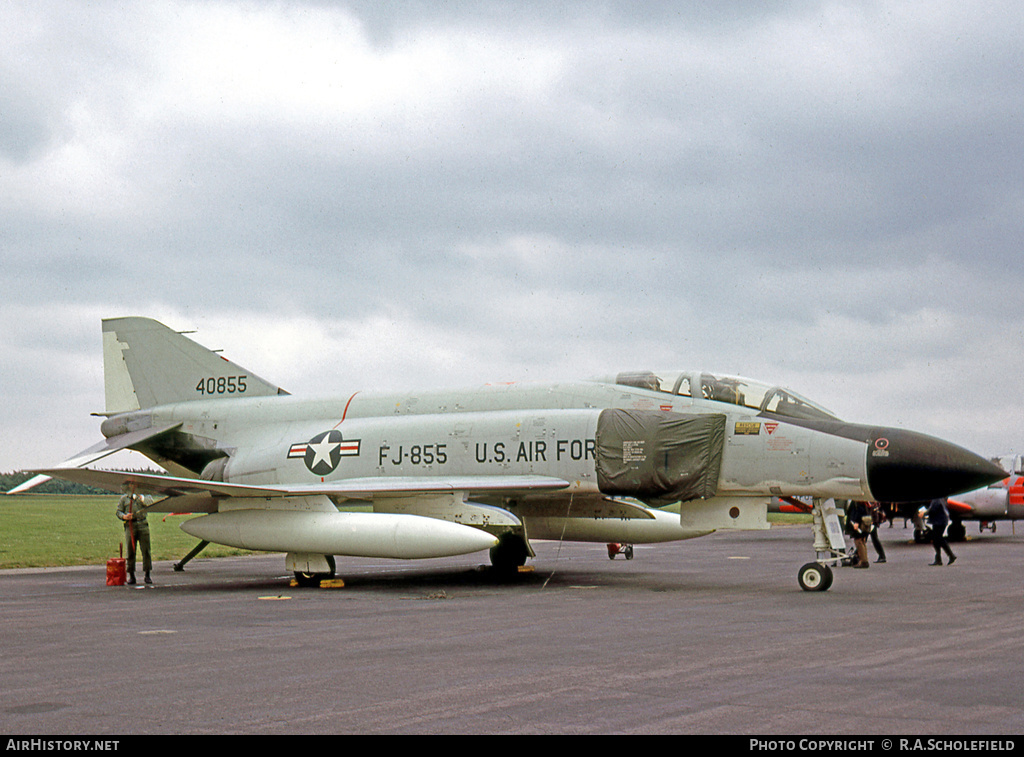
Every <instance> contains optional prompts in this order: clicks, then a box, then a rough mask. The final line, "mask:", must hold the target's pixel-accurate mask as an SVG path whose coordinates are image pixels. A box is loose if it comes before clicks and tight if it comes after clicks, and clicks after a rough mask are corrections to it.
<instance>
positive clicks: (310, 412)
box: [14, 318, 1006, 590]
mask: <svg viewBox="0 0 1024 757" xmlns="http://www.w3.org/2000/svg"><path fill="white" fill-rule="evenodd" d="M103 356H104V389H105V398H106V411H105V412H104V413H103V415H105V416H106V419H105V420H104V421H103V423H102V424H101V431H102V433H103V435H104V437H105V440H104V441H103V442H100V443H99V444H97V445H95V446H94V447H91V448H90V449H88V450H85V451H84V452H82V453H80V454H79V455H76V456H75V457H73V458H72V459H70V460H69V461H67V462H65V463H64V464H63V465H61V466H59V467H56V468H51V469H46V470H41V471H37V472H38V473H39V474H40V477H45V476H60V477H63V478H67V479H70V480H73V481H79V482H82V483H86V484H90V485H93V486H99V487H102V488H107V489H110V490H113V491H118V490H120V489H121V488H122V486H125V485H128V486H130V487H134V488H135V489H136V490H137V491H139V492H141V493H146V494H157V495H164V497H165V498H164V499H163V500H161V501H159V502H157V503H156V504H155V505H154V506H153V508H152V509H153V511H155V512H175V513H197V514H200V517H197V518H194V519H191V520H189V521H186V522H185V523H183V524H182V529H183V530H184V531H186V532H187V533H189V534H192V535H193V536H195V537H197V538H198V539H201V540H204V541H208V542H216V543H220V544H226V545H229V546H236V547H241V548H245V549H253V550H263V551H270V552H284V553H286V565H287V566H288V569H289V570H292V571H294V572H295V574H296V576H297V577H298V578H299V579H300V580H302V581H308V582H311V583H316V582H318V581H319V579H320V577H322V576H326V575H331V574H333V572H334V560H333V556H334V555H353V556H368V557H393V558H409V559H411V558H426V557H440V556H446V555H455V554H466V553H471V552H475V551H479V550H483V549H490V551H491V560H492V563H493V564H494V565H495V566H496V567H498V568H502V569H509V568H514V567H516V566H519V565H522V564H524V563H525V561H526V560H527V558H528V557H530V556H531V555H532V548H531V546H530V541H531V539H565V540H575V541H594V542H603V543H608V542H621V543H629V544H639V543H654V542H661V541H671V540H678V539H689V538H694V537H698V536H703V535H706V534H708V533H711V532H713V531H715V530H718V529H723V528H738V529H755V530H756V529H765V528H767V527H768V524H767V508H768V503H769V501H770V500H771V499H772V498H773V497H797V496H808V497H811V498H812V501H813V503H814V504H813V512H814V526H813V528H812V531H813V535H814V551H815V555H816V559H815V561H814V562H811V563H807V564H806V565H804V566H803V567H802V568H801V569H800V571H799V574H798V578H799V582H800V585H801V586H802V587H803V588H804V589H806V590H824V589H827V588H828V587H829V585H830V584H831V582H832V574H831V571H830V570H829V567H828V563H829V562H835V561H836V560H838V559H840V558H841V557H844V556H845V553H846V545H845V542H844V540H843V538H842V531H841V529H840V526H839V522H838V517H837V515H836V512H835V508H834V506H833V504H832V501H831V499H829V498H843V499H870V500H876V501H877V500H890V501H894V500H899V499H903V500H909V499H925V498H932V497H940V496H947V495H950V494H954V493H957V492H961V491H966V490H969V489H973V488H976V487H978V486H982V485H985V484H988V483H990V482H992V481H995V480H998V479H1002V478H1003V477H1005V475H1006V474H1005V472H1004V471H1003V470H1002V469H1000V468H998V467H997V466H995V465H994V464H992V463H991V462H989V461H987V460H984V459H983V458H980V457H979V456H977V455H975V454H973V453H971V452H968V451H967V450H965V449H962V448H960V447H957V446H955V445H953V444H950V443H948V442H944V441H942V440H939V439H935V438H934V437H929V436H925V435H923V434H918V433H915V432H912V431H906V430H902V429H895V428H886V427H879V426H865V425H857V424H851V423H846V422H844V421H841V420H839V419H838V418H836V417H835V416H834V415H833V414H832V413H831V412H829V411H828V410H825V409H824V408H822V407H820V406H819V405H816V404H815V403H813V402H811V401H810V400H807V399H805V398H803V397H800V396H799V395H797V394H795V393H793V392H791V391H789V390H786V389H783V388H781V387H777V386H771V385H768V384H762V383H760V382H756V381H752V380H749V379H742V378H737V377H729V376H720V375H713V374H709V373H704V372H683V371H673V372H666V373H659V374H655V373H651V372H634V373H620V374H617V375H615V376H610V377H607V378H605V379H598V380H591V381H576V382H566V383H547V384H517V383H503V384H495V385H487V386H483V387H475V388H469V389H461V390H444V391H439V390H432V391H424V392H405V393H381V392H361V391H356V392H350V393H346V394H343V395H341V396H340V397H335V398H327V399H303V398H297V397H293V396H291V395H289V394H288V393H287V392H285V391H284V390H282V389H280V388H279V387H277V386H276V385H274V384H273V383H271V382H269V381H266V380H264V379H262V378H260V377H258V376H257V375H255V374H253V373H252V372H251V371H249V370H248V369H245V368H242V367H241V366H238V365H236V364H234V363H232V362H230V361H228V360H226V359H224V358H222V357H221V356H219V355H218V354H216V353H214V352H212V351H210V350H208V349H206V348H205V347H202V346H200V345H199V344H197V343H195V342H193V341H192V340H191V339H189V338H187V337H185V336H183V335H182V334H180V333H178V332H175V331H173V330H171V329H169V328H167V327H166V326H164V325H163V324H161V323H158V322H156V321H153V320H150V319H146V318H118V319H111V320H105V321H104V322H103ZM122 449H134V450H137V451H139V452H142V453H143V454H145V455H146V456H148V457H149V458H150V459H151V460H153V461H154V462H156V463H157V464H159V465H161V466H163V467H164V468H165V469H166V470H167V471H168V473H167V474H166V475H165V474H143V473H127V472H119V471H103V470H96V469H91V468H87V467H85V466H86V465H89V464H91V463H93V462H96V461H97V460H99V459H100V458H102V457H104V456H106V455H108V454H111V453H113V452H116V451H118V450H122ZM38 480H39V477H37V478H36V479H33V480H32V481H30V482H27V483H26V484H24V485H22V486H20V487H17V488H16V489H15V490H14V491H24V490H26V489H28V488H30V487H31V485H33V484H34V483H37V482H38ZM669 504H678V505H679V514H673V513H669V512H666V511H664V510H663V509H661V508H663V507H664V506H666V505H669ZM352 506H359V507H361V509H362V510H363V511H359V512H356V511H351V509H350V508H351V507H352ZM339 508H341V509H339ZM346 508H347V509H346Z"/></svg>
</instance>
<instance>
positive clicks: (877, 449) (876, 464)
mask: <svg viewBox="0 0 1024 757" xmlns="http://www.w3.org/2000/svg"><path fill="white" fill-rule="evenodd" d="M867 455H868V458H867V471H868V487H869V488H870V489H871V494H872V496H873V497H874V499H875V501H877V502H916V501H918V500H929V499H937V498H941V497H950V496H952V495H954V494H960V493H961V492H966V491H971V490H972V489H980V488H981V487H983V486H988V485H989V484H991V483H994V482H996V481H999V480H1001V479H1004V478H1006V476H1007V474H1006V471H1004V470H1003V469H1002V468H1000V467H999V466H998V465H996V464H994V463H992V462H990V461H988V460H986V459H985V458H983V457H981V456H980V455H976V454H974V453H973V452H971V451H969V450H966V449H964V448H963V447H958V446H957V445H955V444H951V443H949V442H946V441H943V440H942V439H936V438H935V437H932V436H926V435H925V434H919V433H917V432H915V431H904V430H902V429H895V428H878V429H874V431H873V433H872V435H871V438H870V439H869V440H868V452H867Z"/></svg>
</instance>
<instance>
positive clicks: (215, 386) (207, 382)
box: [196, 376, 248, 394]
mask: <svg viewBox="0 0 1024 757" xmlns="http://www.w3.org/2000/svg"><path fill="white" fill-rule="evenodd" d="M247 378H248V376H210V377H208V378H201V379H199V383H198V384H196V391H197V392H199V394H241V393H243V392H244V391H245V388H246V386H245V380H246V379H247Z"/></svg>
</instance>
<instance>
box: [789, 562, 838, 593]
mask: <svg viewBox="0 0 1024 757" xmlns="http://www.w3.org/2000/svg"><path fill="white" fill-rule="evenodd" d="M796 578H797V581H799V582H800V588H801V589H803V590H804V591H828V587H830V586H831V585H832V569H831V568H830V567H828V566H827V565H822V564H821V563H818V562H809V563H807V564H806V565H805V566H803V567H802V568H800V572H799V573H797V577H796Z"/></svg>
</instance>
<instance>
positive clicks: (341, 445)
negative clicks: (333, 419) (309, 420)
mask: <svg viewBox="0 0 1024 757" xmlns="http://www.w3.org/2000/svg"><path fill="white" fill-rule="evenodd" d="M358 454H359V440H358V439H356V440H355V441H346V440H345V439H344V438H342V436H341V432H340V431H338V430H337V429H331V430H330V431H324V432H323V433H322V434H317V435H316V436H314V437H313V438H312V439H310V440H309V441H308V442H306V443H305V444H293V445H292V446H291V448H290V449H289V450H288V457H289V458H295V457H301V458H302V459H303V461H304V462H305V463H306V467H307V468H309V470H310V472H311V473H313V474H314V475H317V476H326V475H329V474H330V473H333V472H334V469H335V468H337V467H338V463H339V462H340V461H341V458H342V457H349V456H355V455H358Z"/></svg>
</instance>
